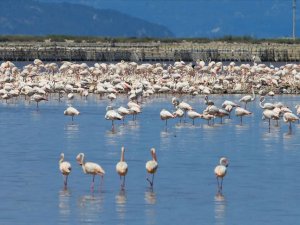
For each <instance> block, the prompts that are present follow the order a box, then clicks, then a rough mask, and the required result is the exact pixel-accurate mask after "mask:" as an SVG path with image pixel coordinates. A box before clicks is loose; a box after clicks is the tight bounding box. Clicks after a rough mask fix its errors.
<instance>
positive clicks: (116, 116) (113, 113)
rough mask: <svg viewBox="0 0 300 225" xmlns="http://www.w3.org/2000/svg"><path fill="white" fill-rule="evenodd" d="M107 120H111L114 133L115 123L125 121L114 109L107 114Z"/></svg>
mask: <svg viewBox="0 0 300 225" xmlns="http://www.w3.org/2000/svg"><path fill="white" fill-rule="evenodd" d="M105 119H107V120H111V124H112V131H113V130H114V129H115V127H114V121H115V120H121V119H123V117H122V116H121V115H120V114H119V113H118V112H117V111H115V110H113V109H109V110H108V111H107V112H106V114H105Z"/></svg>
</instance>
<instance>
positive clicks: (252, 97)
mask: <svg viewBox="0 0 300 225" xmlns="http://www.w3.org/2000/svg"><path fill="white" fill-rule="evenodd" d="M254 100H255V92H254V88H253V87H252V96H251V95H245V96H244V97H242V98H241V99H240V100H239V101H240V102H244V103H245V109H247V103H248V102H252V101H254Z"/></svg>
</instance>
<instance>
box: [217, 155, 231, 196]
mask: <svg viewBox="0 0 300 225" xmlns="http://www.w3.org/2000/svg"><path fill="white" fill-rule="evenodd" d="M228 165H229V162H228V159H227V158H225V157H222V158H221V159H220V164H219V165H217V166H216V167H215V170H214V171H215V175H216V178H217V183H218V193H220V192H222V188H223V178H224V177H225V175H226V173H227V167H228ZM219 179H221V184H220V183H219Z"/></svg>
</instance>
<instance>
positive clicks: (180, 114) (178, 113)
mask: <svg viewBox="0 0 300 225" xmlns="http://www.w3.org/2000/svg"><path fill="white" fill-rule="evenodd" d="M173 115H174V116H175V117H179V118H180V123H181V118H182V117H183V115H184V111H183V110H182V109H180V108H178V107H177V109H176V111H175V112H173Z"/></svg>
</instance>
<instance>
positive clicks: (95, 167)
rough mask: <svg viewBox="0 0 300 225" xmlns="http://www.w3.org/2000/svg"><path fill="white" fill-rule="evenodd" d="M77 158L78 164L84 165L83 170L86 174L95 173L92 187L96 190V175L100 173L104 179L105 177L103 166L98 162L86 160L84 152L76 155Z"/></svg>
mask: <svg viewBox="0 0 300 225" xmlns="http://www.w3.org/2000/svg"><path fill="white" fill-rule="evenodd" d="M76 160H77V162H78V164H79V165H80V166H81V167H82V170H83V172H84V173H85V174H91V175H93V181H92V185H91V189H92V190H94V183H95V176H96V175H99V176H101V178H102V180H103V177H104V174H105V171H104V169H102V167H101V166H100V165H99V164H97V163H93V162H85V161H84V153H79V154H78V155H77V156H76Z"/></svg>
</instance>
